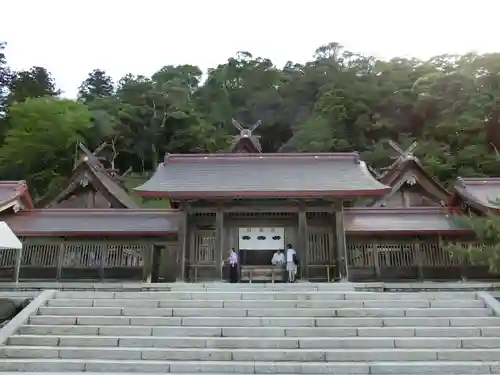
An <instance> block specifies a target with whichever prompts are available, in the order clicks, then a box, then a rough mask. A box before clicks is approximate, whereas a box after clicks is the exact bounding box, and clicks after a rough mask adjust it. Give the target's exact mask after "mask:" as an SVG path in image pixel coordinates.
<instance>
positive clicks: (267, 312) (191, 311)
mask: <svg viewBox="0 0 500 375" xmlns="http://www.w3.org/2000/svg"><path fill="white" fill-rule="evenodd" d="M38 314H39V315H61V316H67V315H77V316H96V315H97V316H161V317H163V316H179V317H197V316H204V317H205V316H207V317H208V316H214V317H247V316H248V317H275V316H278V317H334V316H339V317H371V316H373V317H404V316H408V317H469V316H470V317H481V316H491V315H493V312H492V310H491V309H489V308H474V307H469V308H424V309H421V308H358V309H349V308H346V309H299V308H296V309H281V308H274V309H273V308H266V309H236V308H234V309H233V308H203V309H200V308H140V307H125V308H122V307H41V308H40V309H39V310H38Z"/></svg>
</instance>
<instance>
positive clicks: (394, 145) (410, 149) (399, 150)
mask: <svg viewBox="0 0 500 375" xmlns="http://www.w3.org/2000/svg"><path fill="white" fill-rule="evenodd" d="M389 145H390V146H391V147H392V148H393V149H394V150H395V151H396V152H397V153H398V154H399V157H398V159H406V158H411V157H412V156H413V151H415V149H416V148H417V141H415V142H413V143H412V144H411V145H410V147H408V148H407V149H406V151H403V149H402V148H401V147H399V146H398V144H397V143H396V142H394V141H389Z"/></svg>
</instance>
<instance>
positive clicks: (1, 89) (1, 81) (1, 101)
mask: <svg viewBox="0 0 500 375" xmlns="http://www.w3.org/2000/svg"><path fill="white" fill-rule="evenodd" d="M5 46H6V43H4V42H0V119H2V118H3V117H4V116H5V113H6V110H7V96H8V90H9V85H10V80H11V72H10V70H9V67H8V66H7V59H6V57H5V53H4V50H5Z"/></svg>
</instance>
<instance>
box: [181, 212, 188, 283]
mask: <svg viewBox="0 0 500 375" xmlns="http://www.w3.org/2000/svg"><path fill="white" fill-rule="evenodd" d="M182 207H183V210H182V213H181V219H180V222H179V245H180V248H181V258H180V260H179V267H180V268H181V272H180V275H181V280H182V281H186V277H187V275H186V268H187V264H186V257H187V254H188V249H187V247H188V245H189V244H188V235H189V230H188V228H189V226H188V224H189V220H188V218H189V214H188V212H187V210H186V207H185V204H182Z"/></svg>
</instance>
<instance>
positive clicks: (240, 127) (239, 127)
mask: <svg viewBox="0 0 500 375" xmlns="http://www.w3.org/2000/svg"><path fill="white" fill-rule="evenodd" d="M231 122H232V123H233V126H234V127H235V128H236V129H238V130H239V131H240V132H241V131H243V130H245V128H244V127H243V126H242V125H241V124H240V123H239V122H238V121H236V120H235V119H234V118H233V119H231Z"/></svg>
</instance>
